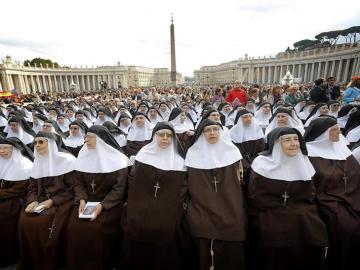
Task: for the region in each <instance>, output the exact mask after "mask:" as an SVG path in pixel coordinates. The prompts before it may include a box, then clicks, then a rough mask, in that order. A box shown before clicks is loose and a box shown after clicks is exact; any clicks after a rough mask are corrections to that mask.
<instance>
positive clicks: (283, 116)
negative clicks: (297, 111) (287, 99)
mask: <svg viewBox="0 0 360 270" xmlns="http://www.w3.org/2000/svg"><path fill="white" fill-rule="evenodd" d="M277 127H292V128H296V129H297V130H298V131H299V132H300V133H301V134H304V132H305V130H304V127H303V125H302V124H301V123H299V121H297V120H296V119H294V118H293V115H292V111H291V110H289V109H287V108H283V107H280V108H279V109H277V110H276V112H274V114H273V116H272V117H271V118H270V124H269V126H268V127H267V128H266V129H265V136H267V135H268V134H269V133H270V132H271V131H272V130H273V129H275V128H277Z"/></svg>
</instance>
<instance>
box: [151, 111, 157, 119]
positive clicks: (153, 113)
mask: <svg viewBox="0 0 360 270" xmlns="http://www.w3.org/2000/svg"><path fill="white" fill-rule="evenodd" d="M149 117H150V118H151V119H156V117H157V111H156V110H154V109H152V110H150V111H149Z"/></svg>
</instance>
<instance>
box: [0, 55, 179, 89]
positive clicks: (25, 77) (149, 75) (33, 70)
mask: <svg viewBox="0 0 360 270" xmlns="http://www.w3.org/2000/svg"><path fill="white" fill-rule="evenodd" d="M102 81H105V82H106V83H107V88H121V87H123V88H128V87H150V86H156V87H170V86H171V80H170V70H169V69H167V68H148V67H142V66H124V65H118V66H102V67H81V66H80V67H60V68H55V67H49V66H47V67H43V66H37V67H31V66H24V65H22V64H21V63H20V62H14V61H12V59H11V57H9V56H7V57H6V59H4V60H3V62H2V64H0V92H6V91H12V90H13V89H16V90H17V92H19V93H24V94H28V93H31V92H41V93H51V92H63V91H71V90H72V89H78V90H86V91H93V90H97V89H99V87H100V85H99V83H100V82H102ZM177 83H178V84H181V83H183V77H182V75H181V74H179V73H178V74H177Z"/></svg>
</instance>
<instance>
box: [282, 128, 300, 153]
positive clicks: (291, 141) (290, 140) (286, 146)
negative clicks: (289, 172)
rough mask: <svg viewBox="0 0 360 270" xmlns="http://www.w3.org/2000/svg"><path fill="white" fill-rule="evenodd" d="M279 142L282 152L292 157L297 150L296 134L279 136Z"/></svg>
mask: <svg viewBox="0 0 360 270" xmlns="http://www.w3.org/2000/svg"><path fill="white" fill-rule="evenodd" d="M280 143H281V150H282V152H283V153H284V154H285V155H287V156H289V157H294V156H296V155H297V153H298V152H299V148H300V143H299V137H298V135H296V134H287V135H283V136H281V137H280Z"/></svg>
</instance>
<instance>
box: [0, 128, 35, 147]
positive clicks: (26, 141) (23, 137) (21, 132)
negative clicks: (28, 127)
mask: <svg viewBox="0 0 360 270" xmlns="http://www.w3.org/2000/svg"><path fill="white" fill-rule="evenodd" d="M18 129H19V132H17V133H15V132H13V131H12V129H11V128H10V127H8V129H7V132H8V134H7V136H6V138H10V137H15V138H18V139H19V140H20V141H22V142H23V143H24V144H30V143H32V142H33V141H34V137H33V136H31V135H30V134H28V133H26V132H25V131H24V130H23V128H22V126H21V125H20V124H18ZM4 132H6V131H5V130H4Z"/></svg>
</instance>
